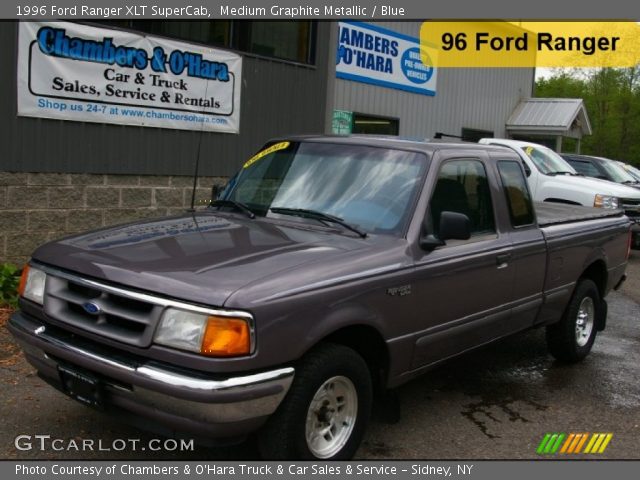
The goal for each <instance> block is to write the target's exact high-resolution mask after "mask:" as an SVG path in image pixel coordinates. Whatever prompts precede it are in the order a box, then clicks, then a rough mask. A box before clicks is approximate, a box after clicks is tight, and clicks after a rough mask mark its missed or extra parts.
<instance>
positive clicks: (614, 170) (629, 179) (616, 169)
mask: <svg viewBox="0 0 640 480" xmlns="http://www.w3.org/2000/svg"><path fill="white" fill-rule="evenodd" d="M600 165H602V168H603V169H604V170H605V171H606V172H607V174H609V178H611V180H613V181H614V182H617V183H637V180H636V179H635V178H633V176H632V175H631V174H630V173H629V172H627V171H626V170H625V169H624V168H623V167H621V166H620V165H618V164H616V163H615V162H614V161H613V160H609V159H607V158H604V159H602V162H600Z"/></svg>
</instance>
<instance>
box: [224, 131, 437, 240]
mask: <svg viewBox="0 0 640 480" xmlns="http://www.w3.org/2000/svg"><path fill="white" fill-rule="evenodd" d="M426 164H427V162H426V156H425V155H424V154H421V153H416V152H408V151H404V150H394V149H388V148H374V147H368V146H362V145H346V144H328V143H320V142H318V143H315V142H286V141H285V142H277V143H271V144H267V145H266V146H265V147H264V148H263V149H262V150H260V151H259V152H258V153H257V154H256V155H254V156H253V157H251V158H250V159H249V160H248V161H247V162H246V163H245V164H244V165H243V167H242V168H241V169H240V171H239V172H238V173H237V174H236V175H235V176H234V177H233V178H232V179H231V180H230V181H229V183H228V184H227V186H226V188H225V189H224V191H223V192H222V193H221V194H220V195H219V197H218V198H219V200H223V201H233V202H239V203H241V204H243V205H245V206H246V207H248V208H250V209H251V211H252V212H253V213H255V215H257V216H262V217H272V218H285V217H286V218H287V219H289V220H293V221H300V222H305V223H309V222H315V223H322V224H325V225H327V226H331V227H334V228H344V229H345V230H351V231H354V230H353V228H355V229H356V230H355V231H358V232H364V233H381V234H391V235H401V234H402V232H403V230H404V227H405V225H406V223H407V221H408V219H409V216H410V211H411V205H412V203H413V201H414V199H415V197H416V195H417V192H418V189H419V186H420V185H421V180H422V178H423V175H424V172H425V170H426ZM214 205H215V204H214ZM329 216H330V217H333V219H332V218H329ZM336 220H337V221H336ZM340 222H342V223H340Z"/></svg>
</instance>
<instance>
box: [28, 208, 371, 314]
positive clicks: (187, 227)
mask: <svg viewBox="0 0 640 480" xmlns="http://www.w3.org/2000/svg"><path fill="white" fill-rule="evenodd" d="M306 227H307V225H305V224H302V223H301V224H300V226H294V225H291V226H289V225H287V224H284V225H283V224H276V223H273V222H271V221H265V220H261V219H255V220H251V219H249V218H242V217H236V216H235V215H232V214H213V213H209V212H201V213H197V214H194V215H186V216H181V217H173V218H164V219H160V220H150V221H147V222H138V223H133V224H128V225H123V226H118V227H112V228H106V229H102V230H97V231H92V232H88V233H85V234H81V235H76V236H72V237H67V238H64V239H62V240H58V241H55V242H50V243H47V244H45V245H43V246H41V247H40V248H38V249H37V250H36V251H35V252H34V254H33V259H34V260H36V261H39V262H42V263H45V264H47V265H51V266H55V267H59V268H62V269H65V270H69V271H71V272H75V273H78V274H81V275H84V276H89V277H93V278H95V279H102V280H107V281H109V282H114V283H117V284H120V285H123V286H128V287H133V288H135V289H140V290H146V291H151V292H157V293H162V294H163V295H167V296H170V297H174V298H178V299H183V300H187V301H192V302H197V303H201V304H205V305H212V306H223V305H224V304H225V301H226V300H227V299H228V298H229V296H230V295H231V294H233V293H234V292H235V291H237V290H238V289H241V288H242V287H243V286H244V285H247V284H249V283H254V284H255V283H256V282H259V281H260V280H264V281H268V279H269V278H271V279H273V280H274V281H276V279H274V277H275V276H276V274H277V273H278V272H282V271H284V270H292V269H298V268H299V267H301V266H303V265H307V264H309V263H313V262H316V263H318V262H321V263H325V262H327V261H329V260H331V259H334V258H335V257H340V256H342V255H344V254H345V253H347V252H351V251H353V250H362V249H367V247H368V246H369V245H370V244H371V242H372V239H371V238H368V239H366V240H363V239H360V238H353V237H350V236H347V235H341V234H337V233H335V232H332V231H325V230H324V229H320V228H314V227H309V228H306ZM285 287H286V286H283V288H285Z"/></svg>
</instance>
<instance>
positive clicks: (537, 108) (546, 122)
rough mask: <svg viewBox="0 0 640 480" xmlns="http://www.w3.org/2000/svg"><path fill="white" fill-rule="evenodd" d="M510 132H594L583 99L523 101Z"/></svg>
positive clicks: (564, 133)
mask: <svg viewBox="0 0 640 480" xmlns="http://www.w3.org/2000/svg"><path fill="white" fill-rule="evenodd" d="M506 127H507V131H508V132H510V133H532V134H553V135H563V136H571V137H575V136H578V137H582V136H583V135H591V123H589V115H587V109H586V108H585V106H584V102H583V101H582V99H580V98H530V99H528V100H523V101H521V102H520V103H519V104H518V106H517V107H516V108H515V110H514V111H513V113H512V114H511V117H509V120H507V125H506Z"/></svg>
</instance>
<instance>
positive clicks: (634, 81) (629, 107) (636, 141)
mask: <svg viewBox="0 0 640 480" xmlns="http://www.w3.org/2000/svg"><path fill="white" fill-rule="evenodd" d="M536 96H537V97H551V98H582V99H583V100H584V103H585V106H586V108H587V113H588V114H589V119H590V121H591V127H592V130H593V135H591V136H587V137H584V138H583V140H582V152H583V153H585V154H587V155H598V156H603V157H608V158H613V159H617V160H623V161H626V162H629V163H632V164H636V165H638V164H640V67H633V68H593V69H573V70H566V69H565V70H560V71H558V72H556V73H554V74H553V75H552V76H551V77H549V78H541V79H539V80H538V81H537V82H536Z"/></svg>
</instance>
